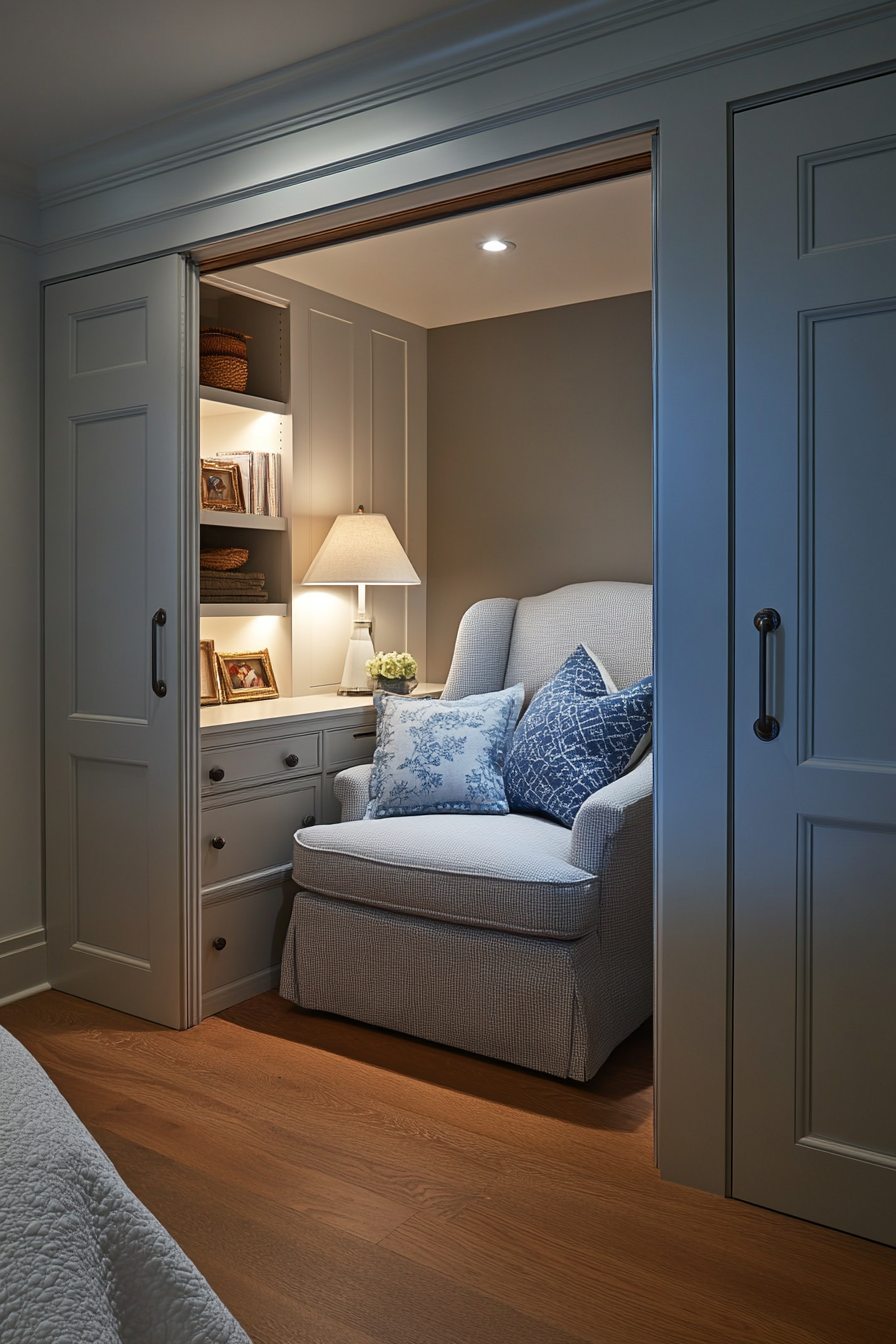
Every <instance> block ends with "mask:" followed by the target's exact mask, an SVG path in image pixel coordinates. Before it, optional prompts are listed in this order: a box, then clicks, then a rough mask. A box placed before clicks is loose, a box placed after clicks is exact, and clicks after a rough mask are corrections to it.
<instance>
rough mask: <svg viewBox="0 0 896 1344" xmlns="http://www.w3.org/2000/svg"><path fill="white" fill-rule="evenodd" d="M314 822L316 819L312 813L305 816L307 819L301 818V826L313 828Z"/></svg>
mask: <svg viewBox="0 0 896 1344" xmlns="http://www.w3.org/2000/svg"><path fill="white" fill-rule="evenodd" d="M316 820H317V818H316V817H315V815H314V813H313V812H309V813H308V815H307V817H303V818H302V825H303V826H313V825H314V823H315V821H316Z"/></svg>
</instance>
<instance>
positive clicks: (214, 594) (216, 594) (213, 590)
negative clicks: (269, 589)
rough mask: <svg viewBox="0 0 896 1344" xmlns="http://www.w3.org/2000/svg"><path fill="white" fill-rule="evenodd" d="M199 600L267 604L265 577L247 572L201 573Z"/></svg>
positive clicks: (203, 571) (205, 571)
mask: <svg viewBox="0 0 896 1344" xmlns="http://www.w3.org/2000/svg"><path fill="white" fill-rule="evenodd" d="M199 598H200V601H202V602H267V600H268V595H267V593H266V592H265V590H264V575H263V574H250V573H247V572H246V571H245V570H241V569H238V570H231V572H230V573H229V574H224V573H210V572H209V571H207V570H200V571H199Z"/></svg>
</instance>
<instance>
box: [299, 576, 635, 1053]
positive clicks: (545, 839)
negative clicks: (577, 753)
mask: <svg viewBox="0 0 896 1344" xmlns="http://www.w3.org/2000/svg"><path fill="white" fill-rule="evenodd" d="M651 606H652V590H651V588H650V587H649V585H646V584H637V583H579V584H572V585H571V586H569V587H567V588H560V589H558V590H557V591H556V592H554V593H546V594H544V595H543V596H541V597H529V598H523V599H522V600H521V601H519V602H517V601H514V600H511V599H509V598H492V599H489V600H488V601H485V602H477V603H476V605H475V606H473V607H471V608H470V610H469V611H468V612H467V614H466V615H465V616H464V618H463V621H462V622H461V626H460V630H459V631H458V636H457V643H456V646H455V650H454V658H453V661H452V664H451V670H450V672H449V674H448V681H447V684H446V686H445V692H444V695H445V698H446V699H460V698H461V697H463V696H465V695H473V694H477V693H480V692H483V691H495V690H500V689H501V687H503V686H513V685H515V684H517V683H518V682H522V683H523V684H524V686H525V688H526V703H528V701H529V700H530V699H531V697H532V695H533V694H534V693H535V691H536V690H538V688H539V687H540V686H542V685H543V684H544V682H546V681H547V680H548V679H549V678H550V677H552V676H553V674H554V673H555V672H556V671H557V669H558V668H559V667H560V666H561V664H562V663H563V662H564V661H565V660H566V658H567V657H568V656H569V654H570V653H572V652H573V650H574V649H575V648H576V646H577V645H578V644H579V643H584V644H587V645H588V647H589V648H591V649H592V650H593V651H594V652H595V653H597V654H598V655H599V656H600V658H601V660H602V661H603V663H604V664H605V666H606V667H607V670H608V671H609V673H610V675H611V676H612V677H613V679H614V680H615V681H616V684H617V685H618V686H620V687H623V686H629V685H631V684H632V683H633V682H635V681H638V680H640V678H641V677H643V676H646V675H647V674H648V673H649V672H650V670H651V644H652V639H651ZM370 769H371V767H370V766H358V767H355V768H354V769H352V770H346V771H343V773H342V774H341V775H339V776H338V778H337V781H336V793H337V796H338V798H339V800H340V802H341V803H342V817H343V820H342V822H341V823H340V824H339V825H336V826H316V827H314V828H311V829H305V830H301V831H299V832H298V833H297V835H296V837H295V857H294V863H293V876H294V877H295V880H296V882H297V883H298V885H299V888H300V890H299V891H298V892H297V894H296V898H295V905H294V908H293V915H292V921H291V923H290V927H289V932H288V934H287V938H286V944H285V948H284V953H283V970H282V978H281V984H280V993H281V994H282V995H283V996H284V997H285V998H287V999H291V1000H292V1001H293V1002H295V1003H298V1004H301V1005H302V1006H303V1007H306V1008H315V1009H321V1010H324V1011H326V1012H332V1013H341V1014H342V1015H344V1016H346V1017H352V1018H357V1019H359V1020H361V1021H363V1022H371V1023H374V1024H376V1025H377V1026H382V1027H389V1028H392V1029H393V1030H396V1031H403V1032H407V1033H409V1034H411V1035H413V1036H422V1037H424V1038H425V1039H427V1040H432V1041H441V1042H442V1043H444V1044H446V1045H451V1046H455V1047H457V1048H459V1049H462V1050H471V1051H474V1052H476V1053H478V1054H483V1055H489V1056H492V1057H493V1058H496V1059H503V1060H508V1061H510V1062H511V1063H514V1064H521V1065H524V1066H526V1067H527V1068H531V1069H539V1070H542V1071H543V1072H546V1073H552V1074H557V1075H559V1076H560V1077H564V1078H575V1079H579V1080H585V1079H588V1078H590V1077H592V1075H593V1074H595V1073H596V1072H597V1070H598V1069H599V1068H600V1066H601V1064H602V1063H603V1062H604V1060H605V1059H606V1058H607V1056H608V1055H609V1054H610V1052H611V1050H613V1048H614V1047H615V1046H616V1045H618V1043H619V1042H620V1041H622V1040H624V1038H625V1037H626V1036H628V1035H629V1034H630V1033H631V1032H632V1031H634V1029H635V1028H636V1027H637V1026H638V1025H639V1024H640V1023H641V1022H643V1021H644V1019H645V1018H647V1017H649V1015H650V1013H651V1010H652V997H653V991H652V984H653V898H652V887H653V884H652V867H653V865H652V843H651V842H652V771H653V761H652V756H651V755H647V756H645V757H644V758H643V759H642V760H641V761H640V763H639V764H637V765H636V766H635V767H634V768H633V769H631V770H630V771H629V772H628V773H627V774H625V775H623V776H622V778H621V779H618V780H616V782H615V783H613V784H610V785H608V786H607V787H606V788H603V789H600V790H599V791H598V792H597V793H595V794H592V796H591V797H590V798H589V799H588V800H587V802H586V803H585V804H584V805H583V807H582V808H581V810H580V811H579V814H578V816H577V817H576V820H575V824H574V826H573V828H572V830H571V831H570V830H567V829H566V827H564V826H561V825H559V824H558V823H556V822H553V821H549V820H546V819H544V818H541V817H535V816H528V815H518V814H513V813H511V814H510V815H509V816H503V817H502V816H456V815H447V816H446V815H440V816H423V817H391V818H385V819H381V820H377V821H365V820H363V817H364V811H365V808H366V806H367V801H368V784H369V777H370Z"/></svg>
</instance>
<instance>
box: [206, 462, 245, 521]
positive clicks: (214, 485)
mask: <svg viewBox="0 0 896 1344" xmlns="http://www.w3.org/2000/svg"><path fill="white" fill-rule="evenodd" d="M199 495H200V499H201V501H202V508H203V509H216V510H218V511H219V512H222V513H245V512H246V499H245V496H244V494H243V479H242V473H241V472H240V469H239V466H238V465H237V463H236V462H202V463H200V467H199Z"/></svg>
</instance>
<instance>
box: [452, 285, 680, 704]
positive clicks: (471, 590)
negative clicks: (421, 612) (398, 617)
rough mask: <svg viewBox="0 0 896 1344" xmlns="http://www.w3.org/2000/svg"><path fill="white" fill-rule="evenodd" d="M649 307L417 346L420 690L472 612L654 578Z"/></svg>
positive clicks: (581, 313) (481, 331)
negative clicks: (425, 567) (425, 547)
mask: <svg viewBox="0 0 896 1344" xmlns="http://www.w3.org/2000/svg"><path fill="white" fill-rule="evenodd" d="M650 327H651V295H650V293H649V292H648V293H644V294H624V295H620V296H618V297H616V298H612V299H598V300H595V301H593V302H590V303H575V304H570V305H568V306H566V307H563V308H547V309H542V310H540V311H538V312H533V313H517V314H515V315H514V316H512V317H496V318H491V319H489V320H487V321H484V322H464V323H460V324H459V325H457V326H451V327H439V328H436V329H435V330H433V331H430V333H429V359H428V378H429V427H428V441H429V450H428V470H429V490H428V498H429V517H428V527H429V594H428V602H427V651H428V653H427V677H428V678H429V679H430V680H431V681H444V679H445V676H446V674H447V671H448V666H449V663H450V661H451V653H452V650H453V648H454V637H455V635H456V633H457V626H458V622H459V621H460V618H461V616H462V615H463V613H464V612H465V611H466V609H467V607H469V606H470V605H471V604H472V603H473V602H478V601H479V599H480V598H483V597H525V596H527V595H529V594H532V593H543V592H548V591H550V589H552V588H558V587H560V586H561V585H562V584H565V583H580V582H582V581H584V580H588V579H628V580H631V581H634V582H637V583H650V582H651V580H652V576H653V553H652V543H651V530H652V507H653V502H652V488H651V472H652V451H653V449H652V426H651V417H652V392H651V377H652V375H651V330H650Z"/></svg>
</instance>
